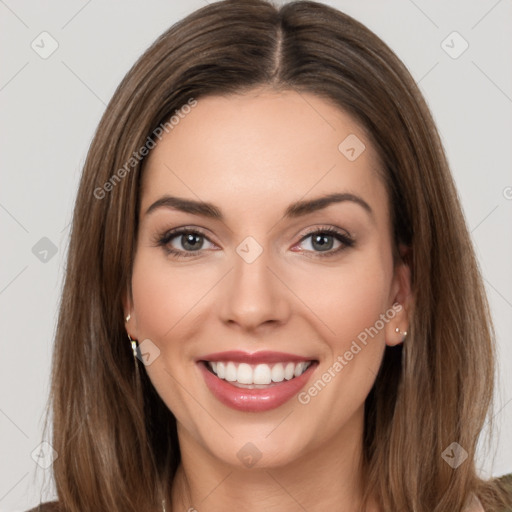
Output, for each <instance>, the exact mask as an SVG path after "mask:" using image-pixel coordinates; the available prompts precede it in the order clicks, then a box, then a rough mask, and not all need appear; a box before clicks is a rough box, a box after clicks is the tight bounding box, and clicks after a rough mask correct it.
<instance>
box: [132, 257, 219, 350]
mask: <svg viewBox="0 0 512 512" xmlns="http://www.w3.org/2000/svg"><path fill="white" fill-rule="evenodd" d="M208 282H209V280H208V279H207V276H205V275H204V273H202V274H201V273H199V272H197V270H194V267H188V268H187V267H183V268H180V269H178V268H173V266H172V265H171V264H170V263H169V262H168V261H167V260H166V259H165V257H163V256H162V255H161V254H158V251H155V250H154V249H153V250H145V249H142V250H141V251H140V252H139V253H138V255H137V257H136V259H135V263H134V268H133V275H132V292H133V302H134V311H135V313H136V320H137V335H138V336H139V338H140V339H143V338H150V339H152V340H155V342H157V344H158V343H159V342H163V340H164V339H166V338H168V337H169V336H171V337H176V335H179V333H180V331H181V330H182V328H183V326H185V325H188V326H189V327H190V319H191V318H192V317H193V316H194V313H195V311H194V308H195V307H196V306H197V305H198V304H199V302H200V300H201V297H202V296H203V295H204V294H205V293H206V292H207V291H208V288H209V285H208ZM210 286H211V285H210Z"/></svg>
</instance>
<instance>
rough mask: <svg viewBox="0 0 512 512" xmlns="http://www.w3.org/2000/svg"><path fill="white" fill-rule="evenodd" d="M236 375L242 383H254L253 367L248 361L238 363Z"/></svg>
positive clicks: (237, 379)
mask: <svg viewBox="0 0 512 512" xmlns="http://www.w3.org/2000/svg"><path fill="white" fill-rule="evenodd" d="M236 377H237V378H236V381H237V382H240V384H254V382H253V381H252V368H251V367H250V365H248V364H246V363H240V364H239V365H238V372H237V374H236Z"/></svg>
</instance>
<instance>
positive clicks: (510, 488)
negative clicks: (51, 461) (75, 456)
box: [27, 473, 512, 512]
mask: <svg viewBox="0 0 512 512" xmlns="http://www.w3.org/2000/svg"><path fill="white" fill-rule="evenodd" d="M496 480H497V481H498V482H499V484H500V487H501V489H503V490H504V491H506V493H507V496H508V497H509V498H510V503H511V504H512V473H511V474H509V475H503V476H501V477H499V478H497V479H496ZM475 498H476V497H475ZM469 510H470V511H475V512H477V511H480V510H484V509H483V507H482V505H481V503H480V501H479V500H478V499H475V501H474V502H473V503H472V504H471V505H470V509H469ZM27 512H63V511H62V510H61V508H60V507H59V502H58V501H47V502H46V503H41V504H39V505H37V506H36V507H35V508H32V509H30V510H28V511H27ZM468 512H469V511H468ZM500 512H512V506H510V507H506V508H505V509H504V510H502V511H500Z"/></svg>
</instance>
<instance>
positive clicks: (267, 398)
mask: <svg viewBox="0 0 512 512" xmlns="http://www.w3.org/2000/svg"><path fill="white" fill-rule="evenodd" d="M197 365H198V367H199V370H200V372H201V374H202V376H203V379H204V382H205V384H206V386H207V388H208V389H209V390H210V392H211V393H212V395H213V396H214V397H215V398H216V399H217V400H218V401H220V402H221V403H223V404H224V405H226V406H228V407H230V408H232V409H237V410H239V411H244V412H263V411H268V410H271V409H275V408H277V407H279V406H281V405H283V404H284V403H286V402H287V401H288V400H290V399H291V398H292V397H293V396H295V395H296V394H297V393H299V391H300V390H301V389H302V388H303V387H304V386H305V385H306V383H307V381H308V380H309V379H310V377H311V375H312V374H313V372H314V370H315V368H316V367H317V366H318V361H317V360H316V359H309V360H308V359H307V358H304V357H300V356H296V355H292V354H284V353H278V352H258V353H255V354H248V353H245V352H239V351H230V352H223V353H217V354H210V355H209V356H205V357H204V359H203V358H201V359H200V360H198V361H197Z"/></svg>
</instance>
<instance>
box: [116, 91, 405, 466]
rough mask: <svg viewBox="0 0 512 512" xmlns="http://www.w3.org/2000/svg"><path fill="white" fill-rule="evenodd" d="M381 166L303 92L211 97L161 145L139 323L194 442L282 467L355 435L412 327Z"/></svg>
mask: <svg viewBox="0 0 512 512" xmlns="http://www.w3.org/2000/svg"><path fill="white" fill-rule="evenodd" d="M347 137H348V139H347ZM363 144H364V146H363ZM378 165H379V162H378V159H377V155H376V152H375V151H374V148H373V147H372V146H371V145H370V142H369V140H368V139H367V137H366V136H365V133H364V132H363V131H362V130H361V128H360V127H359V125H358V124H357V123H356V122H355V121H354V120H353V119H352V118H351V117H349V116H348V115H346V114H345V113H343V112H341V111H340V110H339V109H337V108H336V107H334V106H333V105H332V104H330V103H328V102H326V101H325V100H323V99H321V98H319V97H317V96H315V95H311V94H301V95H299V94H297V93H296V92H285V93H275V92H265V91H261V90H260V91H258V92H256V91H253V92H252V93H250V94H247V95H240V96H227V97H207V98H203V99H201V98H200V99H199V100H198V102H197V105H196V106H195V107H194V108H191V109H190V112H189V113H188V114H187V115H183V116H182V118H180V121H179V124H177V125H176V126H174V128H173V129H172V131H170V132H169V133H168V134H166V135H164V137H163V138H162V140H161V141H160V142H159V143H158V144H157V145H156V147H155V148H154V149H152V150H151V153H150V155H149V158H148V161H147V165H146V168H145V170H144V175H143V182H142V190H141V194H142V195H141V208H140V224H139V233H138V242H137V244H138V245H137V250H136V256H135V262H134V268H133V276H132V297H131V298H127V299H126V301H125V308H126V313H127V314H128V313H130V314H131V318H130V320H129V322H128V323H127V330H128V332H129V333H130V335H131V336H132V337H133V338H135V339H137V340H138V341H139V343H140V344H142V345H141V351H142V352H143V353H144V354H146V355H145V356H144V358H145V361H146V363H147V364H146V370H147V372H148V374H149V377H150V379H151V381H152V383H153V385H154V387H155V388H156V390H157V392H158V393H159V395H160V396H161V398H162V400H163V401H164V402H165V403H166V404H167V406H168V407H169V409H170V410H171V411H172V412H173V413H174V415H175V416H176V419H177V422H178V432H179V436H180V443H181V446H182V450H184V449H188V450H190V451H193V452H194V453H195V454H197V455H200V456H202V457H203V458H204V457H213V459H211V460H217V461H222V462H223V463H227V464H230V465H237V466H243V465H245V466H250V465H251V464H253V463H254V461H257V463H258V465H259V466H268V467H270V466H277V465H285V464H288V463H291V462H292V461H296V460H298V459H299V458H301V457H306V456H308V454H311V453H319V452H318V451H319V450H322V449H324V450H328V449H332V448H333V447H334V445H335V444H337V443H339V444H340V445H346V444H347V443H352V444H353V445H357V443H359V441H360V437H361V434H362V426H363V407H364V401H365V398H366V396H367V394H368V392H369V391H370V389H371V387H372V385H373V382H374V380H375V377H376V374H377V372H378V369H379V366H380V362H381V359H382V356H383V351H384V348H385V345H386V343H387V344H388V345H393V344H396V343H399V342H400V341H401V338H402V334H400V333H397V332H395V328H396V327H398V328H400V330H401V331H405V330H406V329H407V315H406V310H405V308H402V309H401V308H400V306H395V308H393V304H394V303H396V302H399V303H401V304H406V300H407V295H408V286H409V274H408V272H407V269H406V267H404V266H397V267H396V268H394V266H393V259H392V245H391V232H392V230H391V225H390V212H389V209H388V198H387V194H386V190H385V187H384V185H383V183H382V181H381V180H380V179H379V177H378V173H377V169H378ZM332 194H340V195H341V196H339V197H338V199H340V200H337V201H333V202H325V203H324V204H323V205H322V204H321V203H318V202H315V201H317V200H318V199H319V198H323V197H325V196H329V195H332ZM342 194H345V196H343V195H342ZM172 198H180V199H181V200H182V201H189V202H190V203H188V204H189V205H192V203H195V202H199V203H208V204H209V205H213V206H211V207H210V208H204V207H201V208H200V207H198V206H195V207H191V208H189V209H188V210H189V211H183V210H182V209H181V207H180V206H179V203H178V202H177V201H176V200H175V199H172ZM310 202H312V203H311V204H309V203H310ZM308 204H309V206H308ZM291 205H295V206H294V207H293V208H292V207H291ZM205 213H208V214H205ZM177 228H180V229H183V230H185V231H191V232H192V233H185V234H176V233H169V232H170V231H171V230H175V229H177ZM326 230H328V231H327V232H326ZM194 232H196V233H194ZM315 233H316V234H315ZM171 251H176V252H177V253H178V254H174V253H173V252H171ZM400 309H401V311H400ZM228 351H229V352H232V351H236V352H237V353H236V354H233V353H231V354H222V353H224V352H228ZM263 352H265V354H262V353H263ZM206 361H210V363H217V364H209V363H207V362H206ZM300 361H304V364H299V363H300ZM207 367H209V368H210V370H209V369H207ZM223 367H224V369H223ZM213 369H215V370H216V371H217V373H218V376H216V375H215V374H214V373H212V370H213ZM301 372H304V373H301ZM295 375H297V377H295ZM221 377H223V378H221ZM234 379H236V380H234ZM269 381H270V382H271V384H268V382H269ZM251 383H252V384H251ZM254 383H259V384H256V385H255V384H254ZM248 443H251V444H248ZM313 450H315V452H313ZM203 460H204V459H203ZM251 461H252V462H251Z"/></svg>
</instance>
